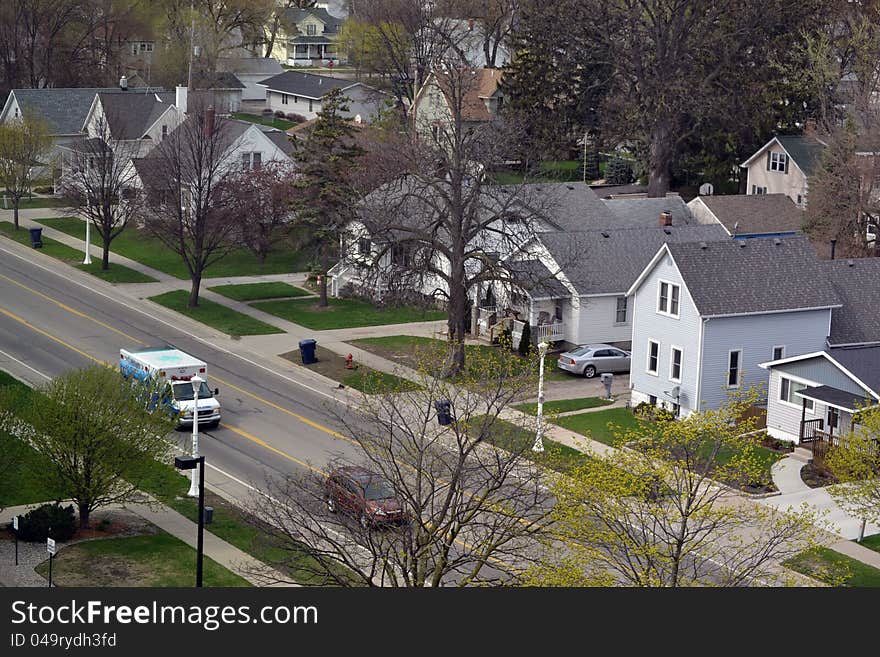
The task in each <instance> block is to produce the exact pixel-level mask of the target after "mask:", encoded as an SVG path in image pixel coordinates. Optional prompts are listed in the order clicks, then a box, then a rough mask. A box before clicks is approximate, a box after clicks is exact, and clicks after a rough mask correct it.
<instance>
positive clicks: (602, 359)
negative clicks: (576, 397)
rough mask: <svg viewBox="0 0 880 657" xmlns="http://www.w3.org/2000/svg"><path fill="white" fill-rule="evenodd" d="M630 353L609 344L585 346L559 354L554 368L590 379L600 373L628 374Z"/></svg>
mask: <svg viewBox="0 0 880 657" xmlns="http://www.w3.org/2000/svg"><path fill="white" fill-rule="evenodd" d="M629 359H630V353H629V352H628V351H624V350H623V349H618V348H617V347H612V346H611V345H610V344H585V345H581V346H580V347H577V348H576V349H572V350H571V351H566V352H565V353H563V354H559V360H558V361H556V366H557V367H558V368H559V369H561V370H565V371H566V372H571V373H572V374H581V375H583V376H585V377H586V378H588V379H592V378H593V377H594V376H596V374H599V373H600V372H629Z"/></svg>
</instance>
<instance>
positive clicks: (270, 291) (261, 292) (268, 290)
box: [208, 282, 312, 301]
mask: <svg viewBox="0 0 880 657" xmlns="http://www.w3.org/2000/svg"><path fill="white" fill-rule="evenodd" d="M208 289H209V290H211V291H212V292H216V293H217V294H222V295H223V296H224V297H228V298H229V299H235V300H236V301H255V300H257V299H277V298H283V297H304V296H309V295H311V294H312V293H311V292H309V291H308V290H304V289H302V288H301V287H295V286H293V285H290V284H288V283H282V282H272V283H245V284H243V285H217V286H216V287H209V288H208Z"/></svg>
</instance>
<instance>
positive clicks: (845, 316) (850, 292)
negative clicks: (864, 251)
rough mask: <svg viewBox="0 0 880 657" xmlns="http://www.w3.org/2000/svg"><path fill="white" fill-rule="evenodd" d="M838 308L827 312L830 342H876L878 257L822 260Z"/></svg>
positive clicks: (879, 289)
mask: <svg viewBox="0 0 880 657" xmlns="http://www.w3.org/2000/svg"><path fill="white" fill-rule="evenodd" d="M822 265H823V269H824V270H825V271H826V273H827V275H828V276H829V278H830V279H831V284H832V286H833V287H834V290H835V292H837V295H838V296H839V297H840V300H841V301H842V302H843V307H842V308H835V309H834V310H833V311H832V312H831V335H830V336H829V338H828V342H829V344H831V345H851V344H864V343H868V342H878V343H880V258H857V259H852V260H825V261H823V262H822Z"/></svg>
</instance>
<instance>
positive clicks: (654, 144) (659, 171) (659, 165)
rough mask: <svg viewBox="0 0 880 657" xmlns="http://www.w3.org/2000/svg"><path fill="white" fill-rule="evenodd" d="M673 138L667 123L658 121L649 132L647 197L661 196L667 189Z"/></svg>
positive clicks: (664, 194) (663, 195)
mask: <svg viewBox="0 0 880 657" xmlns="http://www.w3.org/2000/svg"><path fill="white" fill-rule="evenodd" d="M673 139H674V137H673V135H672V128H671V126H669V125H668V124H667V123H659V124H658V125H657V126H656V127H655V128H654V132H653V133H652V134H651V158H650V162H649V165H648V167H649V168H648V197H649V198H663V197H665V196H666V192H668V191H669V178H670V174H669V168H670V165H671V164H672V151H673V145H672V141H673Z"/></svg>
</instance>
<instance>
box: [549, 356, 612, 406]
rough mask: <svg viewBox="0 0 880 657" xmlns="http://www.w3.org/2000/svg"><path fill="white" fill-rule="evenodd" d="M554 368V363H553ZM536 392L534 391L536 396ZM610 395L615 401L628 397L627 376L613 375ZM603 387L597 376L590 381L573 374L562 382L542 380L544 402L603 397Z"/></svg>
mask: <svg viewBox="0 0 880 657" xmlns="http://www.w3.org/2000/svg"><path fill="white" fill-rule="evenodd" d="M553 365H554V367H555V365H556V363H555V362H554V363H553ZM537 394H538V391H537V390H536V391H535V396H537ZM611 394H612V395H614V398H615V399H619V398H620V397H621V396H626V397H627V398H628V397H629V374H615V375H614V380H613V381H612V382H611ZM604 396H605V386H604V385H603V384H602V380H601V379H600V378H599V376H598V375H597V376H596V377H595V378H592V379H585V378H584V377H582V376H575V375H574V374H571V375H566V377H565V379H564V380H561V381H557V380H555V379H546V378H545V379H544V400H545V401H555V400H557V399H575V398H577V397H604Z"/></svg>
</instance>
